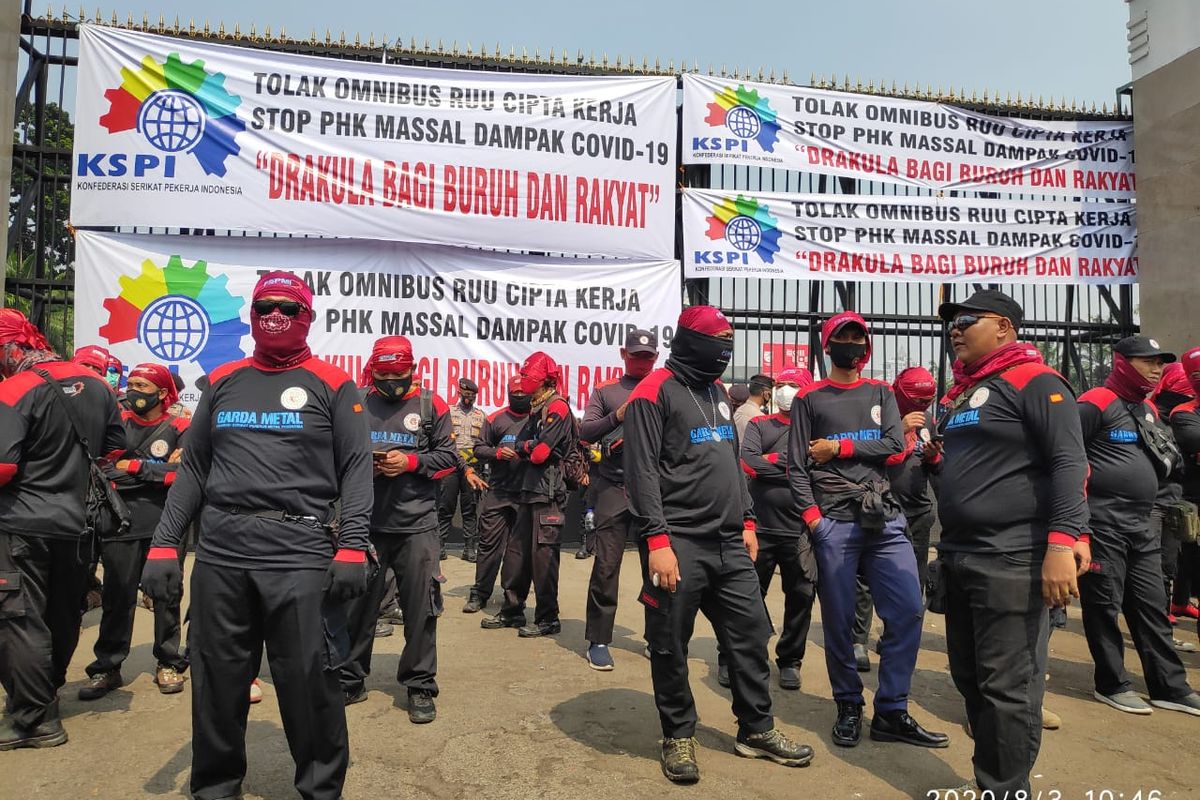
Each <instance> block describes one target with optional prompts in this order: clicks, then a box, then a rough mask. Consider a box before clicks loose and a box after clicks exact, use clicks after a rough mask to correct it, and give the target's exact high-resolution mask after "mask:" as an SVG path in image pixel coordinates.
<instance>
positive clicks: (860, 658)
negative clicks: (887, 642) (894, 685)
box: [854, 644, 871, 672]
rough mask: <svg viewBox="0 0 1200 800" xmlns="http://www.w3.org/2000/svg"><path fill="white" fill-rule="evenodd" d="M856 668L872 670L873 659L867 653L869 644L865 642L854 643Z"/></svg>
mask: <svg viewBox="0 0 1200 800" xmlns="http://www.w3.org/2000/svg"><path fill="white" fill-rule="evenodd" d="M854 668H855V669H856V670H858V671H859V672H870V671H871V659H870V657H869V656H868V655H867V646H866V645H864V644H856V645H854Z"/></svg>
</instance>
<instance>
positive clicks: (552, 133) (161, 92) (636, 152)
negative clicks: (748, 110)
mask: <svg viewBox="0 0 1200 800" xmlns="http://www.w3.org/2000/svg"><path fill="white" fill-rule="evenodd" d="M80 39H81V41H80V48H79V71H78V72H79V83H78V93H77V97H76V105H75V108H76V115H75V153H74V159H73V162H72V167H73V172H72V193H71V221H72V223H73V224H75V225H77V226H94V225H140V226H154V227H187V228H197V227H198V228H228V229H232V230H255V231H277V232H289V233H306V234H317V235H323V236H347V237H356V238H363V239H394V240H400V241H415V242H426V243H436V244H457V245H464V244H465V245H475V246H481V247H493V248H499V249H514V250H539V251H548V252H558V253H581V254H600V255H611V256H621V257H632V258H641V257H650V258H671V257H672V256H673V255H674V249H673V242H674V220H675V202H674V195H675V169H676V167H675V135H676V121H675V97H676V92H675V81H674V79H673V78H669V77H664V78H652V77H581V76H566V75H521V74H517V73H507V72H506V73H497V72H479V71H472V70H437V69H425V68H421V67H403V66H397V65H387V64H374V63H366V62H362V61H342V60H337V59H330V58H319V57H314V56H301V55H293V54H288V53H277V52H270V51H264V50H253V49H250V48H245V47H233V46H228V45H215V44H206V43H201V42H192V41H187V40H183V39H173V38H169V37H163V36H154V35H150V34H144V33H134V32H130V31H123V30H118V29H114V28H105V27H98V26H94V25H84V26H82V28H81V34H80Z"/></svg>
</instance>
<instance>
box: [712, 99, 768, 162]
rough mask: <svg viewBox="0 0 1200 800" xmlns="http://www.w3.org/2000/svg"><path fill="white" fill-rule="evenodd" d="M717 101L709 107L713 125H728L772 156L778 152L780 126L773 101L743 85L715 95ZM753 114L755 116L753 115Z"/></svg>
mask: <svg viewBox="0 0 1200 800" xmlns="http://www.w3.org/2000/svg"><path fill="white" fill-rule="evenodd" d="M713 98H714V100H715V101H716V102H713V103H709V104H708V116H707V117H705V118H704V121H705V122H707V123H708V124H709V125H724V126H725V127H727V128H729V130H730V131H732V132H733V133H734V134H735V135H737V136H740V137H741V138H743V139H750V138H753V139H754V141H756V142H758V146H759V147H761V148H762V149H763V150H765V151H766V152H768V153H773V152H775V143H776V142H778V141H779V123H778V122H776V121H775V120H776V114H775V111H774V109H772V108H771V103H770V101H768V100H767V98H765V97H759V96H758V90H757V89H754V90H753V91H751V90H748V89H746V87H745V86H743V85H739V86H738V88H737V90H736V91H735V90H734V89H733V88H732V87H730V86H726V87H725V88H723V89H721V91H719V92H717V93H716V94H714V95H713ZM750 115H752V117H751V116H750Z"/></svg>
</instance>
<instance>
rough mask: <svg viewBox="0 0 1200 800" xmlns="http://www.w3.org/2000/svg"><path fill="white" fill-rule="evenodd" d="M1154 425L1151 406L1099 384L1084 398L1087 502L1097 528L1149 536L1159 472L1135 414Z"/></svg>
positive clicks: (1081, 413) (1081, 403)
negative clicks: (1087, 471)
mask: <svg viewBox="0 0 1200 800" xmlns="http://www.w3.org/2000/svg"><path fill="white" fill-rule="evenodd" d="M1134 414H1140V415H1142V416H1144V417H1146V418H1148V421H1149V422H1151V423H1154V422H1155V420H1156V418H1157V416H1158V412H1157V411H1156V410H1155V408H1154V406H1153V405H1151V404H1150V403H1147V402H1144V401H1143V402H1140V403H1127V402H1126V401H1124V400H1122V399H1121V398H1120V397H1118V396H1117V395H1116V394H1115V393H1114V392H1113V391H1112V390H1111V389H1108V388H1106V387H1103V386H1100V387H1097V388H1095V389H1092V390H1090V391H1087V392H1084V393H1083V394H1082V395H1081V396H1080V398H1079V421H1080V425H1081V427H1082V430H1083V444H1084V447H1086V448H1087V456H1088V466H1089V467H1091V474H1090V475H1088V482H1087V504H1088V511H1089V512H1090V514H1091V523H1092V529H1093V530H1102V531H1108V532H1110V533H1145V532H1146V531H1147V530H1148V527H1149V524H1150V511H1151V509H1152V508H1153V506H1154V498H1155V495H1157V494H1158V473H1157V472H1156V471H1155V469H1154V464H1152V463H1151V462H1150V456H1149V455H1148V454H1147V453H1146V450H1145V448H1144V447H1143V445H1142V443H1141V438H1142V437H1141V434H1140V433H1139V432H1138V426H1137V423H1136V422H1134V419H1133V415H1134Z"/></svg>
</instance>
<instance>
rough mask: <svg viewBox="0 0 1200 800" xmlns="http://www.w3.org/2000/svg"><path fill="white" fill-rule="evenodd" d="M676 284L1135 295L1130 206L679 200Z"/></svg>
mask: <svg viewBox="0 0 1200 800" xmlns="http://www.w3.org/2000/svg"><path fill="white" fill-rule="evenodd" d="M683 249H684V258H683V263H684V275H685V277H689V278H730V277H753V278H784V279H791V280H795V279H808V280H848V281H855V280H861V281H903V282H915V281H926V282H931V283H956V282H961V283H971V282H982V283H993V282H995V283H1008V282H1012V283H1030V284H1036V283H1136V282H1137V275H1138V259H1137V255H1136V253H1137V224H1136V215H1135V207H1134V205H1133V204H1132V203H1128V202H1126V203H1097V202H1074V203H1072V202H1032V201H1003V200H986V199H972V198H958V197H927V196H911V197H902V196H882V195H828V194H765V193H754V192H736V193H735V192H717V191H710V190H705V189H685V190H684V193H683Z"/></svg>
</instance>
